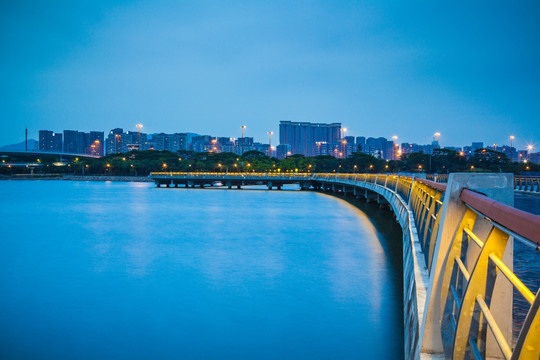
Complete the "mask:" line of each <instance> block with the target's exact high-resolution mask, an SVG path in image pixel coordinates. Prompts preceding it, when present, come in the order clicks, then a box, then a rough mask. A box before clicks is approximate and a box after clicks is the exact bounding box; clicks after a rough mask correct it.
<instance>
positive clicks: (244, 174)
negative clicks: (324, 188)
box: [150, 171, 312, 178]
mask: <svg viewBox="0 0 540 360" xmlns="http://www.w3.org/2000/svg"><path fill="white" fill-rule="evenodd" d="M311 175H312V174H311V173H297V172H290V173H287V172H267V173H266V172H265V173H261V172H196V171H193V172H178V171H157V172H152V173H150V176H170V177H172V176H186V177H219V178H226V177H260V178H268V177H287V178H291V177H295V178H305V177H309V176H311Z"/></svg>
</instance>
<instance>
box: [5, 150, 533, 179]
mask: <svg viewBox="0 0 540 360" xmlns="http://www.w3.org/2000/svg"><path fill="white" fill-rule="evenodd" d="M59 160H62V161H59ZM17 161H26V162H34V163H37V164H39V166H36V167H34V168H33V172H34V173H62V174H76V175H83V174H84V175H116V176H126V175H128V176H129V175H132V176H147V175H149V174H150V172H157V171H167V172H170V171H173V172H285V173H286V172H324V173H333V172H336V173H337V172H343V173H383V172H389V173H395V172H411V173H412V172H421V173H437V174H447V173H451V172H511V173H516V174H534V173H537V172H539V171H540V165H538V164H533V163H529V162H527V163H525V162H519V163H518V162H511V161H510V159H509V158H508V157H507V156H506V155H505V154H504V153H501V152H497V151H494V150H489V149H480V150H477V151H476V152H475V153H474V154H473V155H472V156H470V157H465V156H463V155H462V154H460V153H458V152H457V151H454V150H448V149H436V150H434V152H433V153H432V154H424V153H422V152H419V153H412V154H404V155H402V156H401V158H400V159H399V160H389V161H388V160H384V159H378V158H376V157H374V156H371V155H367V154H364V153H354V154H352V155H351V156H349V157H347V158H345V159H337V158H335V157H333V156H330V155H320V156H315V157H305V156H303V155H292V156H288V157H286V158H284V159H281V160H279V159H277V158H274V157H269V156H267V155H265V154H264V153H262V152H258V151H248V152H246V153H244V154H243V155H241V156H239V155H237V154H234V153H195V152H192V151H180V152H170V151H132V152H129V153H125V154H112V155H107V156H104V157H101V158H83V157H78V158H77V157H73V158H69V159H68V160H66V159H58V158H57V157H53V156H43V157H41V158H39V159H36V158H35V157H33V158H30V157H29V156H28V155H18V156H16V157H11V156H6V155H3V156H2V162H3V163H4V166H1V167H0V172H1V173H2V174H4V175H6V174H7V175H9V174H16V173H30V171H31V167H20V166H19V167H17V166H13V167H8V166H5V164H6V163H7V164H9V163H14V162H17Z"/></svg>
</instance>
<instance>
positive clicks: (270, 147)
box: [268, 131, 274, 157]
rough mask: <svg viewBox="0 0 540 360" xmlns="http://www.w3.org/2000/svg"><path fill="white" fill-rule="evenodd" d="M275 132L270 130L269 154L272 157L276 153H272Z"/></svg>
mask: <svg viewBox="0 0 540 360" xmlns="http://www.w3.org/2000/svg"><path fill="white" fill-rule="evenodd" d="M273 134H274V132H273V131H269V132H268V155H270V157H272V156H273V155H274V154H273V153H272V135H273Z"/></svg>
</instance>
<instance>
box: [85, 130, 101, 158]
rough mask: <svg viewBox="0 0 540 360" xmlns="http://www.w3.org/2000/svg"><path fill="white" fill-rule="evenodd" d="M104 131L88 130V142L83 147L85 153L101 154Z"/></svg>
mask: <svg viewBox="0 0 540 360" xmlns="http://www.w3.org/2000/svg"><path fill="white" fill-rule="evenodd" d="M104 145H105V142H104V133H103V131H90V134H89V136H88V142H87V145H86V147H85V149H84V153H85V154H91V155H99V156H103V146H104Z"/></svg>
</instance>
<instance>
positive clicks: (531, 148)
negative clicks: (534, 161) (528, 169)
mask: <svg viewBox="0 0 540 360" xmlns="http://www.w3.org/2000/svg"><path fill="white" fill-rule="evenodd" d="M527 150H528V152H529V161H531V153H532V150H533V146H532V145H530V144H529V145H527Z"/></svg>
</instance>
